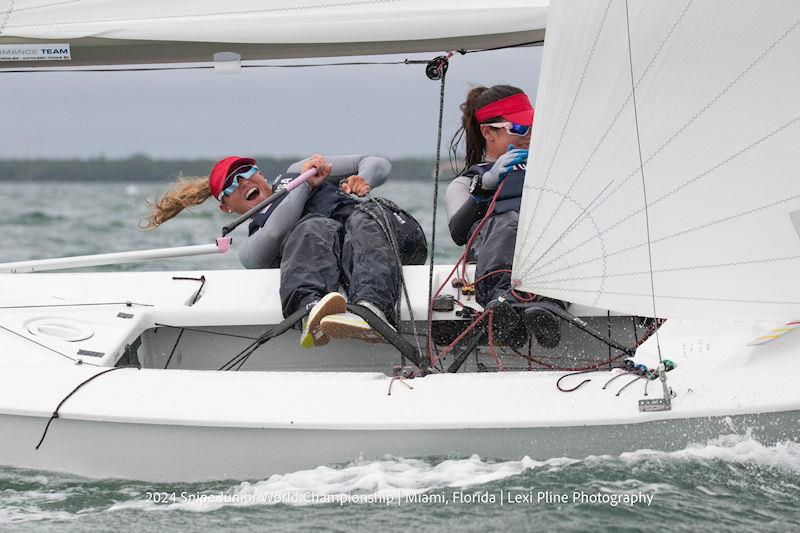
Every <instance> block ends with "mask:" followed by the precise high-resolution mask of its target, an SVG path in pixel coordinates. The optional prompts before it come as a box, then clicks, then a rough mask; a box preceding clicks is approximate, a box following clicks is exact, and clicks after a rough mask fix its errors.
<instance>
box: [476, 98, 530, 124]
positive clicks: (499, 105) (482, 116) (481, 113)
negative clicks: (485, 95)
mask: <svg viewBox="0 0 800 533" xmlns="http://www.w3.org/2000/svg"><path fill="white" fill-rule="evenodd" d="M495 117H503V118H504V119H506V120H510V121H511V122H513V123H515V124H522V125H523V126H530V125H532V124H533V106H531V102H530V100H528V95H526V94H525V93H518V94H512V95H511V96H507V97H505V98H501V99H500V100H495V101H494V102H492V103H491V104H488V105H485V106H483V107H482V108H480V109H478V110H477V111H476V112H475V118H476V119H477V120H478V122H479V123H483V122H486V121H487V120H489V119H492V118H495Z"/></svg>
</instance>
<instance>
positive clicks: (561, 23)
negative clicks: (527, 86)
mask: <svg viewBox="0 0 800 533" xmlns="http://www.w3.org/2000/svg"><path fill="white" fill-rule="evenodd" d="M626 7H627V8H628V9H629V12H626ZM627 17H629V20H630V55H629V52H628V44H629V43H628V34H627V26H626V18H627ZM743 35H746V39H744V40H743V39H742V36H743ZM797 49H800V6H799V5H797V4H796V3H793V2H788V1H786V2H780V1H776V2H765V3H758V4H752V3H749V2H731V1H727V0H725V1H723V0H707V1H704V2H697V1H693V0H688V1H685V2H658V1H649V0H628V2H625V0H608V1H607V2H600V3H592V4H591V5H589V4H587V3H585V2H580V1H573V0H566V1H559V2H557V3H554V4H553V5H552V6H551V11H550V18H549V20H548V38H547V41H546V43H545V50H544V58H543V63H542V74H541V78H540V86H539V93H538V97H537V102H536V107H537V110H536V124H535V127H534V133H533V139H532V143H531V146H532V156H531V161H530V162H529V165H528V170H527V173H528V174H527V176H526V184H525V189H524V196H523V203H522V213H521V215H520V230H519V232H518V239H517V249H516V253H515V258H514V273H513V277H514V279H515V284H516V285H517V287H518V288H519V289H522V290H527V291H530V292H534V293H537V294H543V295H546V296H550V297H555V298H560V299H563V300H567V301H573V302H577V303H582V304H585V305H594V306H599V307H603V308H607V309H612V310H615V311H621V312H628V313H633V314H638V315H646V316H650V315H652V314H653V295H654V293H655V301H656V310H657V312H658V314H659V315H661V316H662V317H687V318H746V317H747V318H775V319H791V318H794V317H797V316H800V284H798V283H796V281H795V278H796V272H798V271H800V237H798V235H800V233H798V231H797V230H796V228H797V224H796V219H794V218H792V217H793V215H792V213H796V212H797V211H798V209H800V179H798V176H797V169H800V152H798V150H797V147H798V146H800V67H799V66H798V64H797V62H796V59H795V57H794V56H795V51H796V50H797ZM631 58H632V64H633V69H632V70H633V76H631ZM634 91H635V95H636V103H637V111H638V126H639V135H640V137H639V139H638V142H637V136H636V129H635V128H636V124H635V121H634V109H633V98H632V97H633V94H634ZM639 150H641V158H642V159H641V161H640V158H639ZM642 173H643V174H644V180H645V184H646V188H647V202H648V203H647V206H646V209H645V205H644V204H645V200H644V195H643V190H642V187H643V184H642ZM609 184H610V185H609ZM604 188H606V190H605V192H602V193H601V192H600V191H602V190H603V189H604ZM598 194H599V198H597V195H598ZM576 217H577V221H576ZM648 222H649V225H650V236H649V238H648V235H647V231H646V227H647V223H648ZM648 248H649V250H650V252H651V253H652V282H653V287H651V267H650V258H649V254H648Z"/></svg>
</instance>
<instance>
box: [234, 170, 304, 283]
mask: <svg viewBox="0 0 800 533" xmlns="http://www.w3.org/2000/svg"><path fill="white" fill-rule="evenodd" d="M310 193H311V187H310V186H308V184H303V185H301V186H300V187H298V188H296V189H295V190H293V191H291V192H290V193H289V194H287V195H286V198H284V199H283V200H282V201H281V203H280V204H279V205H278V207H276V208H275V211H273V212H272V214H271V215H270V216H269V218H268V219H267V222H266V223H265V224H264V227H262V228H261V229H259V230H258V231H256V232H255V233H253V234H252V235H250V236H249V237H247V239H245V240H244V242H243V243H242V244H241V246H239V261H241V263H242V265H244V267H245V268H269V267H270V266H271V265H272V264H273V263H274V261H275V259H276V258H277V257H278V254H279V253H280V251H281V244H283V240H284V239H285V238H286V236H287V235H289V233H290V232H291V231H292V229H293V228H294V227H295V225H296V224H297V221H298V220H300V217H301V216H302V215H303V208H304V207H305V205H306V201H307V200H308V196H309V194H310Z"/></svg>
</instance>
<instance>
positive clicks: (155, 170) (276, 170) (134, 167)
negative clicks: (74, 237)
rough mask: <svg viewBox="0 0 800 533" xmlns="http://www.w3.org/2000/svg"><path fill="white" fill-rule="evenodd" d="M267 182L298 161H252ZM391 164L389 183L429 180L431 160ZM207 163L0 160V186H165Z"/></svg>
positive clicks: (204, 171) (200, 172)
mask: <svg viewBox="0 0 800 533" xmlns="http://www.w3.org/2000/svg"><path fill="white" fill-rule="evenodd" d="M255 159H256V160H257V161H258V166H259V167H260V168H261V170H262V171H263V172H264V173H265V174H266V175H267V176H268V177H270V178H272V177H274V176H277V175H278V174H280V173H281V172H284V171H285V170H286V168H287V167H288V166H289V165H290V164H291V163H293V162H295V161H298V160H300V159H302V157H301V156H298V157H280V158H276V157H267V156H261V157H256V158H255ZM388 159H389V161H391V162H392V173H391V176H392V180H394V181H397V180H430V179H431V177H432V175H433V160H432V158H431V159H427V158H421V157H419V158H414V157H404V158H396V159H392V158H388ZM213 164H214V161H213V160H211V159H152V158H150V157H148V156H144V155H134V156H131V157H127V158H120V159H105V158H92V159H0V182H5V181H15V182H26V181H115V182H119V181H123V182H125V181H127V182H131V181H134V182H135V181H148V182H168V181H173V180H174V179H175V178H177V177H178V176H179V175H183V176H186V177H193V176H207V175H208V172H209V170H210V169H211V166H212V165H213ZM440 172H441V173H442V176H443V177H445V178H446V177H448V176H451V175H452V172H451V171H450V170H449V165H447V164H446V163H445V164H443V165H442V168H441V171H440Z"/></svg>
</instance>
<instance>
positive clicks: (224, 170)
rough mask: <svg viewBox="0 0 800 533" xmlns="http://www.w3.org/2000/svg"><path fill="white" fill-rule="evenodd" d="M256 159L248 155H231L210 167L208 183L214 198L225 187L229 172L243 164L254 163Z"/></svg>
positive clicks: (217, 196)
mask: <svg viewBox="0 0 800 533" xmlns="http://www.w3.org/2000/svg"><path fill="white" fill-rule="evenodd" d="M255 164H256V160H255V159H250V158H249V157H239V156H231V157H226V158H225V159H223V160H221V161H218V162H217V164H216V165H214V168H212V169H211V174H209V176H208V185H209V187H211V195H212V196H213V197H214V198H219V193H221V192H222V189H223V188H224V187H225V180H226V179H227V178H228V176H229V175H230V172H231V171H233V170H236V169H237V168H239V167H242V166H244V165H255Z"/></svg>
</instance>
